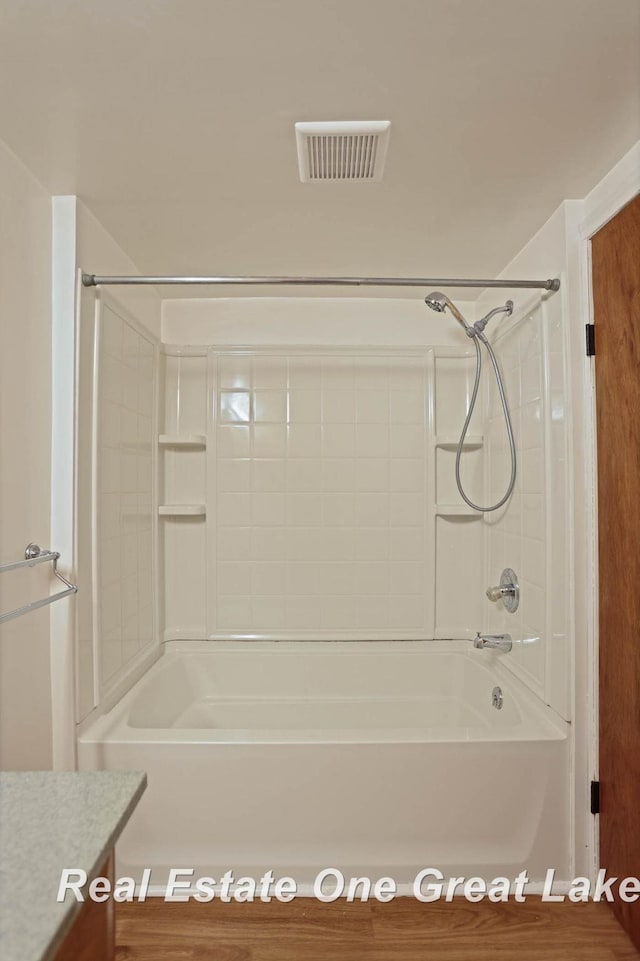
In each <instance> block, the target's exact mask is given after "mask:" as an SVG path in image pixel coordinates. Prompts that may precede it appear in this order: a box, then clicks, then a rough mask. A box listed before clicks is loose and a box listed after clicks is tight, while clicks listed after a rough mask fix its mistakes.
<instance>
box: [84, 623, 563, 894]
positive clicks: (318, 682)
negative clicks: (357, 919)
mask: <svg viewBox="0 0 640 961" xmlns="http://www.w3.org/2000/svg"><path fill="white" fill-rule="evenodd" d="M503 657H504V655H503ZM506 657H508V655H506ZM495 685H499V686H500V687H501V688H502V691H503V695H504V702H503V708H502V710H497V709H496V708H494V707H493V706H492V703H491V694H492V690H493V688H494V686H495ZM566 750H567V740H566V725H565V724H564V723H563V722H562V721H560V720H559V719H558V718H557V717H556V716H555V715H554V714H553V712H552V711H550V710H549V709H548V708H546V707H545V706H544V705H542V704H541V703H540V702H539V701H538V700H537V699H536V698H535V697H534V696H533V695H532V694H530V693H529V692H528V691H527V689H526V688H525V687H524V686H523V685H522V684H520V683H519V682H518V681H517V680H516V679H515V678H514V677H513V676H512V675H511V673H510V672H509V671H508V670H506V669H505V666H504V664H503V663H501V659H500V657H499V656H497V655H493V654H490V653H487V652H480V651H474V650H473V649H472V648H471V645H470V644H466V645H465V644H463V643H452V642H396V643H387V642H371V643H362V642H356V643H343V642H329V643H323V642H317V643H316V642H304V643H290V642H279V643H273V642H269V643H268V642H232V643H220V642H202V643H192V642H186V643H180V642H173V643H171V644H168V645H166V649H165V653H164V655H163V656H162V657H161V658H160V660H159V661H158V662H157V663H156V664H154V665H153V667H152V668H151V669H150V670H149V672H148V673H147V674H146V675H145V676H144V677H143V678H142V679H141V680H140V681H139V682H138V683H137V684H136V685H135V686H134V687H133V688H132V689H131V690H130V691H129V693H128V694H127V695H126V696H125V697H124V698H123V699H122V700H121V701H120V702H119V703H118V704H117V705H116V706H115V707H114V708H113V710H112V711H110V712H109V713H108V714H106V715H104V716H103V717H101V718H100V719H99V720H98V721H97V722H95V723H94V724H93V725H92V726H91V728H90V729H89V730H87V731H85V733H84V734H83V735H82V736H81V738H80V740H79V761H80V767H81V769H84V770H93V769H101V768H106V769H109V770H118V769H122V768H137V769H143V770H146V771H147V773H148V779H149V786H148V789H147V792H146V794H145V795H144V797H143V799H142V801H141V802H140V805H139V807H138V809H137V811H136V813H135V814H134V816H133V817H132V819H131V822H130V824H129V826H128V827H127V829H126V830H125V833H124V834H123V836H122V838H121V841H120V843H119V846H118V857H119V865H118V871H119V873H120V874H131V875H133V876H139V875H140V873H141V871H142V869H143V868H144V867H149V868H151V869H152V882H153V883H154V884H162V883H163V881H164V880H165V879H166V876H167V872H168V870H169V868H170V867H184V866H188V867H193V868H194V869H195V876H196V877H198V876H202V875H210V876H213V877H220V875H221V874H223V873H224V872H225V871H226V870H228V869H231V870H233V872H234V875H235V876H236V877H239V876H241V875H248V876H251V877H260V876H261V874H262V873H264V871H265V870H268V869H269V868H271V869H272V870H273V871H274V873H275V875H276V877H277V876H284V875H287V876H292V877H293V878H295V879H296V880H297V881H298V883H299V885H300V886H304V885H306V884H308V883H310V882H312V881H313V879H314V878H315V876H316V875H317V873H318V871H320V870H321V869H322V868H325V867H337V868H339V869H341V870H342V871H343V873H345V875H347V876H353V875H362V874H366V875H368V876H369V877H380V876H383V875H386V876H391V877H394V878H395V879H396V881H397V882H398V883H399V884H404V883H407V882H409V881H410V880H412V879H413V877H414V876H415V874H416V872H417V871H418V870H420V868H421V867H431V866H433V867H438V868H439V869H440V870H442V871H443V873H444V874H445V876H458V875H460V876H465V877H470V876H480V877H484V878H486V879H487V880H490V879H492V878H494V877H496V876H498V875H502V876H507V877H514V876H515V875H516V874H517V873H519V872H520V871H521V870H523V869H526V870H527V871H528V874H529V877H530V879H531V880H532V881H535V880H539V879H541V878H542V877H543V876H544V874H545V872H546V870H547V868H549V867H555V868H556V869H557V872H558V873H557V877H558V878H564V877H568V854H567V852H568V823H567V811H568V790H567V774H566V772H567V768H568V765H567V757H566Z"/></svg>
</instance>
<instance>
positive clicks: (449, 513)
mask: <svg viewBox="0 0 640 961" xmlns="http://www.w3.org/2000/svg"><path fill="white" fill-rule="evenodd" d="M436 515H437V516H438V517H479V516H480V515H479V514H478V511H474V510H473V508H472V507H467V505H466V504H436Z"/></svg>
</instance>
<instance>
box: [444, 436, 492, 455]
mask: <svg viewBox="0 0 640 961" xmlns="http://www.w3.org/2000/svg"><path fill="white" fill-rule="evenodd" d="M459 443H460V437H459V436H457V437H454V436H453V434H440V435H439V436H438V437H436V447H441V448H442V449H443V450H454V451H455V450H457V449H458V444H459ZM483 444H484V437H483V436H482V434H467V436H466V437H465V439H464V444H463V445H462V449H463V450H477V449H478V448H480V447H482V445H483Z"/></svg>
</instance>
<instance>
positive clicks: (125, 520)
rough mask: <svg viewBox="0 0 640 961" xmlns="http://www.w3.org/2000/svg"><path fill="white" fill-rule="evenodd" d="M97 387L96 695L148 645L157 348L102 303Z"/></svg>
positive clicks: (152, 566) (151, 625)
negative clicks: (97, 678)
mask: <svg viewBox="0 0 640 961" xmlns="http://www.w3.org/2000/svg"><path fill="white" fill-rule="evenodd" d="M98 343H99V352H98V357H99V360H98V381H97V385H98V386H97V427H98V430H97V450H96V455H97V457H96V491H97V504H96V507H97V512H96V513H97V517H96V520H97V524H96V533H97V545H96V547H97V564H98V580H97V584H98V585H99V586H98V591H97V613H98V618H97V644H98V649H99V655H100V656H99V670H100V684H99V686H100V689H101V691H102V692H104V691H105V690H108V689H109V688H111V687H113V685H114V684H115V683H116V682H117V681H118V679H119V678H121V677H122V675H123V674H125V673H126V671H127V669H128V668H129V667H130V665H131V663H132V662H133V661H134V660H135V659H136V658H138V657H139V655H140V654H141V653H142V652H144V651H145V649H148V648H149V647H150V646H151V645H152V644H153V642H154V576H155V564H154V536H153V527H154V509H153V507H154V488H155V481H154V478H155V455H154V451H155V446H156V417H155V371H156V366H157V364H156V356H157V348H156V347H155V345H154V343H153V341H152V339H151V338H150V337H149V336H147V335H146V334H145V333H144V331H143V330H142V328H139V327H138V326H137V325H136V324H135V323H134V322H133V321H132V320H131V319H130V318H128V317H127V315H126V314H124V312H122V313H118V312H116V309H115V307H112V306H110V305H109V304H106V303H103V304H102V305H101V311H100V333H99V338H98Z"/></svg>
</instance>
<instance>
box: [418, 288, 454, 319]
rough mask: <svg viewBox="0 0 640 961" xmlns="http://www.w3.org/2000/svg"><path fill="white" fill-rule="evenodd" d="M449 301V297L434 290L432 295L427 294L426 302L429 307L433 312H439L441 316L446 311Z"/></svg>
mask: <svg viewBox="0 0 640 961" xmlns="http://www.w3.org/2000/svg"><path fill="white" fill-rule="evenodd" d="M448 300H449V298H448V297H447V295H446V294H442V293H440V291H439V290H434V291H433V293H432V294H427V296H426V297H425V298H424V302H425V304H426V305H427V307H430V308H431V310H435V311H437V312H438V313H439V314H443V313H444V309H445V307H446V306H447V301H448Z"/></svg>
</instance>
